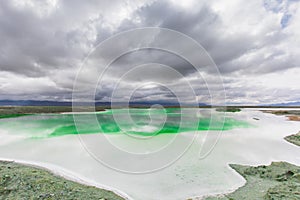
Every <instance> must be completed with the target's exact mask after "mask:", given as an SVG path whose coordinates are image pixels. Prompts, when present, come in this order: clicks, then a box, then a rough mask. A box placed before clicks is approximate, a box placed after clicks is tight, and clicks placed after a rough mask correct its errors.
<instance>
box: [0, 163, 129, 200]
mask: <svg viewBox="0 0 300 200" xmlns="http://www.w3.org/2000/svg"><path fill="white" fill-rule="evenodd" d="M0 199H1V200H2V199H3V200H4V199H5V200H16V199H17V200H19V199H20V200H21V199H24V200H25V199H49V200H50V199H51V200H52V199H53V200H54V199H55V200H56V199H70V200H71V199H72V200H73V199H86V200H88V199H98V200H124V198H122V197H120V196H118V195H116V194H115V193H113V192H111V191H107V190H104V189H99V188H96V187H92V186H86V185H82V184H79V183H76V182H73V181H69V180H66V179H64V178H62V177H59V176H56V175H53V174H52V173H51V172H49V171H47V170H43V169H39V168H35V167H32V166H27V165H21V164H17V163H14V162H6V161H0Z"/></svg>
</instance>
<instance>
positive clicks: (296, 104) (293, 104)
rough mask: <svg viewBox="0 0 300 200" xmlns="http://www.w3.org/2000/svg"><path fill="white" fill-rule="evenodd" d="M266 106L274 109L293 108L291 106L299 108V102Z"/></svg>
mask: <svg viewBox="0 0 300 200" xmlns="http://www.w3.org/2000/svg"><path fill="white" fill-rule="evenodd" d="M267 106H274V107H293V106H300V102H290V103H277V104H269V105H267Z"/></svg>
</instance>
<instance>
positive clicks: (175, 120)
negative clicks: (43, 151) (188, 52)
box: [0, 108, 251, 138]
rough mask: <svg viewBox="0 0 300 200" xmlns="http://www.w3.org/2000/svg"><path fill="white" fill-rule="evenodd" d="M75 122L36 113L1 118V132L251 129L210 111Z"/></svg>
mask: <svg viewBox="0 0 300 200" xmlns="http://www.w3.org/2000/svg"><path fill="white" fill-rule="evenodd" d="M127 114H129V116H130V117H129V116H128V115H127ZM75 119H76V120H75V121H76V122H77V123H76V124H77V127H76V126H75V123H74V116H73V114H35V115H30V116H20V117H15V118H7V119H0V129H3V128H5V129H10V131H12V132H15V133H16V134H17V132H18V131H21V132H26V133H28V135H29V136H30V137H31V138H47V137H57V136H64V135H76V134H96V133H104V134H124V133H127V134H135V135H142V136H149V135H151V136H153V135H159V134H178V133H181V132H188V131H206V130H221V131H223V130H231V129H234V128H240V127H242V128H246V127H249V126H251V125H250V124H248V123H247V122H245V121H241V120H236V119H234V118H230V117H226V118H224V116H223V114H222V113H221V114H216V113H215V114H211V113H210V111H199V110H196V109H179V108H167V109H113V110H107V111H104V112H97V113H90V114H75ZM130 119H131V120H130ZM95 121H96V122H97V123H94V122H95Z"/></svg>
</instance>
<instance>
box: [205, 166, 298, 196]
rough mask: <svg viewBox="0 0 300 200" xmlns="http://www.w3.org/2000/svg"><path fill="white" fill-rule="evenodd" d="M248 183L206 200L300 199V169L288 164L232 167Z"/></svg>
mask: <svg viewBox="0 0 300 200" xmlns="http://www.w3.org/2000/svg"><path fill="white" fill-rule="evenodd" d="M230 166H231V167H232V168H233V169H235V170H236V171H237V172H238V173H240V174H241V175H242V176H243V177H244V178H245V179H246V180H247V183H246V184H245V185H244V186H243V187H241V188H239V189H238V190H236V191H235V192H233V193H230V194H225V195H222V196H216V197H208V198H206V200H240V199H245V200H253V199H257V200H260V199H261V200H281V199H285V200H297V199H300V167H299V166H295V165H292V164H289V163H286V162H273V163H272V164H271V165H269V166H265V165H262V166H257V167H252V166H243V165H233V164H231V165H230Z"/></svg>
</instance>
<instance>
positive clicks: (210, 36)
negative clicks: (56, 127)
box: [0, 0, 300, 103]
mask: <svg viewBox="0 0 300 200" xmlns="http://www.w3.org/2000/svg"><path fill="white" fill-rule="evenodd" d="M180 3H182V4H183V5H181V4H180ZM184 3H185V2H178V3H175V2H173V1H166V0H163V1H144V2H142V1H131V2H127V1H121V0H120V1H114V2H112V1H96V0H94V1H88V2H84V3H83V2H82V1H79V0H75V1H70V0H63V1H50V0H49V1H43V2H40V1H35V0H30V1H27V2H21V1H20V2H18V1H8V0H4V1H1V2H0V40H1V46H0V75H1V78H0V91H1V96H0V98H1V99H7V98H13V99H27V98H28V99H32V98H34V99H56V100H57V99H62V100H64V99H70V98H71V93H72V88H73V82H74V80H75V77H76V73H77V71H78V69H79V67H80V66H81V64H82V63H83V60H84V58H85V57H86V56H87V55H89V53H90V51H91V50H93V48H95V47H97V45H98V44H99V43H101V42H103V41H104V40H105V39H107V38H108V37H110V36H112V35H114V34H116V33H120V32H122V31H126V30H129V29H132V28H142V27H149V26H155V27H162V28H168V29H172V30H175V31H179V32H181V33H184V34H186V35H187V36H189V37H191V38H193V39H194V40H196V41H197V42H198V43H199V44H201V45H202V46H203V47H204V48H205V49H206V50H207V52H208V53H209V55H210V56H211V57H212V59H213V60H214V62H215V63H216V64H217V66H218V67H219V71H220V72H221V74H222V75H223V78H224V86H225V88H227V90H228V96H229V97H230V98H231V99H232V100H231V101H232V102H235V103H239V102H251V100H249V99H252V102H254V101H255V102H259V101H267V100H268V101H272V98H273V99H275V98H276V96H278V99H282V101H288V99H286V98H283V95H284V94H285V92H274V93H272V96H270V98H266V97H261V98H260V96H261V95H263V93H264V91H262V92H261V93H260V92H257V90H262V89H261V87H262V86H265V87H266V89H265V91H268V92H270V91H272V90H274V91H275V88H273V89H272V84H271V83H272V80H273V82H276V80H277V78H278V77H276V78H274V77H273V76H269V75H268V74H274V73H275V74H276V73H282V72H288V73H287V74H291V73H290V72H291V71H293V70H294V69H295V71H296V72H298V71H297V70H298V68H299V64H300V56H299V52H300V49H299V48H300V47H299V46H300V44H299V36H300V32H299V30H300V27H299V25H298V24H299V23H298V21H299V20H300V15H299V13H300V12H299V2H297V1H269V0H264V1H263V2H261V1H259V0H257V1H251V2H245V1H232V2H227V3H224V2H217V1H214V0H213V1H209V2H204V1H195V2H193V3H192V4H191V5H188V3H186V4H187V5H184ZM132 37H134V38H133V39H135V40H136V43H135V44H138V42H140V41H139V39H140V38H142V37H141V36H140V35H133V36H132ZM148 39H149V41H142V42H141V43H143V42H149V43H151V42H152V43H154V44H155V43H156V44H157V43H159V44H160V45H161V46H165V47H172V48H181V50H182V52H183V53H185V54H187V55H189V56H190V58H195V59H202V57H201V56H203V55H199V54H198V53H197V52H195V51H194V49H193V48H186V46H185V44H184V43H182V42H181V41H179V40H176V38H172V37H170V38H166V37H165V38H163V39H161V38H160V37H159V34H158V35H157V37H156V38H148ZM135 44H133V43H132V38H127V39H126V38H125V39H122V40H119V41H116V42H115V43H114V45H111V46H109V47H108V48H107V49H106V50H105V51H101V53H100V54H99V55H98V54H95V55H94V56H93V57H91V59H90V60H89V61H91V62H93V64H92V65H91V68H90V69H88V70H89V72H86V76H85V77H82V78H81V79H79V80H78V81H79V82H80V84H82V85H84V86H85V87H86V88H90V84H91V83H94V82H95V81H92V80H96V79H98V78H99V77H98V73H96V72H99V71H101V70H103V69H104V67H105V66H103V65H102V64H103V63H105V61H107V60H109V59H111V58H112V56H113V55H114V54H115V53H116V52H118V51H119V50H120V49H123V48H124V47H125V48H126V47H130V46H131V45H132V46H134V45H135ZM147 63H158V64H161V69H159V70H158V68H157V64H152V65H148V66H147V67H148V68H147V69H146V68H144V70H142V71H139V70H135V71H134V70H133V72H132V73H131V74H130V75H128V76H125V78H124V75H125V74H126V73H128V71H130V70H132V69H134V67H136V66H142V65H145V64H147ZM207 63H208V62H207V60H205V59H204V57H203V63H202V66H203V67H202V71H201V73H203V74H202V75H204V76H205V77H201V76H202V75H200V76H199V73H197V71H196V70H195V68H194V67H193V66H192V65H191V64H190V63H189V62H188V61H186V60H185V59H184V58H182V57H180V56H178V55H174V54H172V53H170V52H166V51H162V50H157V49H143V50H139V51H133V52H129V53H127V54H125V55H123V56H121V57H119V58H117V59H116V60H115V61H114V62H113V63H112V64H111V66H110V67H109V69H108V70H107V71H106V73H105V76H104V77H103V81H102V82H101V83H99V88H98V91H97V93H96V99H99V100H103V101H109V100H110V97H111V95H112V93H113V91H114V90H115V87H116V85H117V83H118V82H121V83H120V85H119V86H120V87H121V88H122V90H120V91H121V92H120V94H118V95H119V97H120V98H121V97H122V95H123V96H126V95H128V92H129V91H131V90H132V89H134V88H135V87H136V86H137V85H142V86H145V88H144V89H139V90H138V91H136V93H135V94H134V95H135V96H134V98H135V99H139V100H143V99H144V100H151V99H154V100H155V99H168V100H171V99H172V98H174V95H176V93H177V94H179V95H181V96H186V97H187V98H186V100H187V101H189V100H191V96H192V95H191V94H190V91H189V89H187V88H188V87H189V86H187V84H185V80H188V82H190V84H191V85H192V87H193V89H194V91H195V93H196V95H198V98H199V99H200V100H205V99H207V98H209V91H208V87H207V86H206V85H205V84H206V83H205V79H207V80H208V82H209V84H210V89H211V90H215V92H216V91H218V90H220V89H221V88H222V87H221V86H222V85H218V84H217V82H216V84H215V85H214V81H213V80H214V79H215V80H216V79H218V78H219V76H218V74H217V73H216V71H215V70H213V68H212V67H211V66H209V65H207ZM164 65H165V66H169V67H171V68H172V69H174V70H175V71H176V72H178V73H180V74H181V75H182V76H183V77H182V78H179V77H177V76H176V75H174V74H173V75H172V74H171V73H169V71H167V70H166V68H165V67H164ZM200 65H201V63H200ZM152 69H156V70H152ZM237 77H238V78H237ZM241 77H251V80H252V81H253V82H258V83H259V82H261V80H263V79H264V78H266V77H268V78H269V80H270V81H269V82H268V84H267V83H264V84H258V86H257V87H250V86H249V85H251V84H252V83H251V84H250V83H247V82H246V81H243V80H241V79H242V78H241ZM246 79H248V78H244V80H246ZM286 79H287V80H289V77H286ZM120 80H121V81H120ZM162 81H164V83H166V84H167V86H168V87H170V88H172V87H173V88H175V89H176V93H175V92H174V93H170V91H168V90H166V89H164V88H163V87H159V86H156V87H152V86H151V82H162ZM18 83H22V84H24V85H25V86H26V89H22V90H21V89H19V84H18ZM298 83H299V82H298ZM147 84H148V85H150V86H151V87H150V86H149V87H148V88H147ZM294 84H295V83H294ZM237 85H238V86H237ZM298 85H300V83H299V84H298ZM258 88H260V89H258ZM289 88H290V86H289V85H285V89H286V91H293V92H294V93H295V92H297V91H300V88H299V87H297V88H294V87H292V88H291V89H289ZM12 91H13V92H12ZM276 91H277V90H276ZM278 91H283V88H281V89H279V90H278ZM255 92H257V93H255ZM298 93H299V92H298ZM255 94H256V95H255ZM279 97H280V98H279ZM247 98H248V99H247ZM296 98H297V97H296ZM238 99H239V100H238ZM253 99H255V100H253ZM290 99H291V100H293V101H295V97H290Z"/></svg>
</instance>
